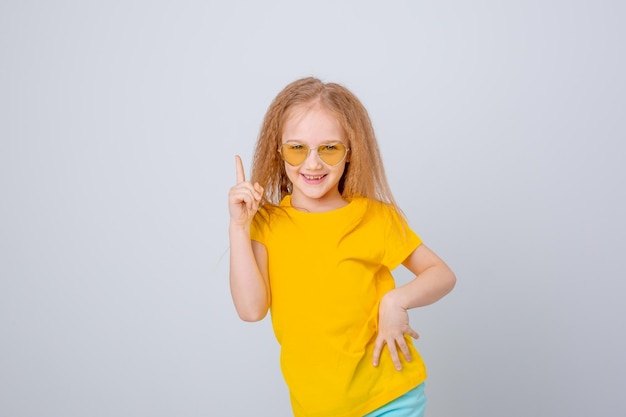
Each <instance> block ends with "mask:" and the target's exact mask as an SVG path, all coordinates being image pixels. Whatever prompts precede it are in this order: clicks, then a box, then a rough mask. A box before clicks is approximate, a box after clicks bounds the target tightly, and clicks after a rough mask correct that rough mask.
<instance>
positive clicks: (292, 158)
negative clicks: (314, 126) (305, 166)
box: [280, 143, 309, 166]
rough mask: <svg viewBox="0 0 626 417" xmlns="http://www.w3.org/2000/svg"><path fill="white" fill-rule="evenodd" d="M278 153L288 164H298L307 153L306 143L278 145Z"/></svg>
mask: <svg viewBox="0 0 626 417" xmlns="http://www.w3.org/2000/svg"><path fill="white" fill-rule="evenodd" d="M280 154H281V155H282V156H283V159H284V160H285V162H287V163H288V164H289V165H294V166H295V165H300V164H301V163H303V162H304V160H305V159H306V157H307V156H308V155H309V148H308V147H307V146H306V145H299V144H291V143H285V144H283V145H282V146H281V147H280Z"/></svg>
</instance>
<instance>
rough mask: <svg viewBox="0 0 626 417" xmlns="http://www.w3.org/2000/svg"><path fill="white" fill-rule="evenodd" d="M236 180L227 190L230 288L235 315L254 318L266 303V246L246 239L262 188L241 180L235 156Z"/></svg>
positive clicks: (259, 316) (261, 314) (262, 313)
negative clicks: (228, 190)
mask: <svg viewBox="0 0 626 417" xmlns="http://www.w3.org/2000/svg"><path fill="white" fill-rule="evenodd" d="M236 166H237V184H236V185H235V186H234V187H232V188H231V189H230V192H229V193H228V210H229V213H230V226H229V229H228V235H229V239H230V291H231V295H232V297H233V302H234V304H235V309H236V310H237V313H238V314H239V317H240V318H241V319H242V320H245V321H258V320H261V319H262V318H263V317H265V315H266V314H267V310H268V308H269V303H270V290H269V279H268V273H267V250H266V249H265V246H263V245H262V244H260V243H259V242H256V241H252V240H251V239H250V223H251V222H252V218H253V217H254V215H255V214H256V212H257V210H258V209H259V202H260V201H261V195H262V193H263V188H262V187H261V186H260V185H259V184H254V185H252V184H251V183H250V182H248V181H245V176H244V172H243V164H242V162H241V159H240V158H239V157H237V158H236Z"/></svg>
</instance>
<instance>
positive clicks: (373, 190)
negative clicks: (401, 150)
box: [251, 77, 399, 211]
mask: <svg viewBox="0 0 626 417" xmlns="http://www.w3.org/2000/svg"><path fill="white" fill-rule="evenodd" d="M316 101H318V102H319V103H320V104H321V105H322V106H323V107H324V108H325V109H327V110H328V111H330V112H331V113H332V114H333V115H334V116H335V117H336V118H337V121H338V122H339V124H340V126H341V127H342V128H343V130H344V133H345V137H346V139H347V140H348V144H349V145H348V146H349V147H350V159H349V163H347V164H346V168H345V170H344V173H343V176H342V178H341V180H340V181H339V192H340V193H341V195H342V197H343V198H344V199H346V200H350V199H351V198H353V197H366V198H369V199H374V200H378V201H382V202H385V203H390V204H392V205H393V206H394V207H395V208H396V209H398V207H397V205H396V202H395V200H394V198H393V195H392V193H391V190H390V188H389V185H388V183H387V177H386V175H385V170H384V168H383V163H382V159H381V156H380V151H379V148H378V142H377V141H376V136H375V135H374V128H373V126H372V122H371V120H370V118H369V115H368V113H367V110H366V109H365V107H364V106H363V104H361V102H360V101H359V99H358V98H357V97H356V96H355V95H354V94H352V92H350V91H349V90H348V89H347V88H345V87H343V86H341V85H339V84H335V83H323V82H322V81H320V80H318V79H317V78H312V77H309V78H302V79H299V80H296V81H294V82H292V83H290V84H289V85H287V86H286V87H285V88H284V89H283V90H282V91H281V92H280V93H279V94H278V95H277V96H276V98H275V99H274V101H273V102H272V103H271V104H270V106H269V108H268V110H267V113H266V114H265V118H264V120H263V125H262V127H261V132H260V134H259V138H258V140H257V144H256V150H255V153H254V159H253V162H252V178H251V181H252V182H253V183H254V182H258V183H259V184H261V185H262V186H263V187H265V195H264V197H263V201H262V204H267V203H269V204H270V205H278V204H279V203H280V201H281V200H282V199H283V197H285V195H287V194H289V193H290V184H289V179H288V178H287V174H286V172H285V163H284V162H283V160H282V159H281V157H280V155H279V153H278V148H279V147H280V145H281V143H282V134H283V129H284V125H285V121H286V119H287V117H288V116H289V111H290V110H291V109H292V108H293V107H294V106H298V105H306V104H311V103H313V102H316ZM398 211H399V210H398Z"/></svg>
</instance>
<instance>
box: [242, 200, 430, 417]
mask: <svg viewBox="0 0 626 417" xmlns="http://www.w3.org/2000/svg"><path fill="white" fill-rule="evenodd" d="M280 207H281V208H282V210H281V209H280V208H279V209H276V208H274V209H272V210H271V215H270V216H269V217H268V216H267V212H265V213H264V212H260V213H259V214H257V216H256V217H255V221H254V222H253V223H252V228H251V237H252V239H253V240H255V241H258V242H260V243H262V244H263V245H264V246H265V247H266V249H267V252H268V264H269V266H268V268H269V280H270V289H271V296H272V297H271V299H272V301H271V306H270V311H271V317H272V325H273V328H274V333H275V335H276V339H277V340H278V342H279V343H280V345H281V359H280V361H281V369H282V372H283V375H284V378H285V382H286V383H287V386H288V388H289V391H290V395H291V404H292V407H293V411H294V415H295V416H296V417H361V416H363V415H364V414H366V413H368V412H370V411H373V410H375V409H377V408H379V407H381V406H383V405H384V404H386V403H388V402H390V401H392V400H394V399H395V398H397V397H399V396H401V395H402V394H404V393H406V392H407V391H409V390H410V389H412V388H414V387H416V386H417V385H419V384H420V383H422V382H423V381H424V380H425V379H426V370H425V367H424V363H423V361H422V359H421V357H420V356H419V354H418V353H417V351H416V350H415V348H414V346H413V343H412V340H411V339H410V337H409V336H406V338H407V340H408V342H409V343H408V344H409V348H410V349H411V354H412V356H413V360H412V361H411V362H410V363H406V362H404V361H403V364H402V366H403V370H402V371H397V370H396V369H395V368H394V366H393V363H392V361H391V358H390V356H389V352H388V350H387V348H386V347H385V349H384V350H383V354H382V355H381V356H382V357H381V360H380V364H379V365H378V367H374V366H373V365H372V355H373V348H374V341H375V339H376V332H377V326H378V303H379V302H380V299H381V298H382V296H383V295H384V294H385V293H386V292H387V291H389V290H391V289H392V288H394V286H395V284H394V279H393V277H392V275H391V272H390V271H391V270H393V269H394V268H395V267H397V266H398V265H400V264H401V263H402V262H403V261H404V260H405V259H406V258H407V257H408V256H409V255H410V254H411V252H413V251H414V250H415V249H416V248H417V247H418V246H419V245H420V244H421V240H420V238H419V237H418V236H417V235H416V234H415V233H414V232H413V231H412V230H411V229H410V228H409V226H408V225H407V224H406V222H405V221H404V219H403V218H402V217H401V216H399V215H398V214H397V213H396V211H395V210H394V209H393V207H392V206H390V205H387V204H383V203H380V202H377V201H372V200H367V199H365V198H355V199H353V200H352V201H351V202H350V203H349V204H348V205H346V206H345V207H342V208H339V209H337V210H332V211H329V212H322V213H308V212H301V211H298V210H296V209H294V208H292V207H291V199H290V197H289V196H287V197H286V198H285V199H284V200H283V201H282V202H281V205H280ZM268 219H269V222H268ZM400 356H402V355H401V354H400Z"/></svg>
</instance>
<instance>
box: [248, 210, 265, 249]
mask: <svg viewBox="0 0 626 417" xmlns="http://www.w3.org/2000/svg"><path fill="white" fill-rule="evenodd" d="M266 216H267V212H265V211H261V210H259V211H258V212H257V213H256V214H255V216H254V218H253V219H252V222H251V223H250V239H251V240H255V241H257V242H260V243H262V244H263V245H265V239H266V234H267V218H266Z"/></svg>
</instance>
